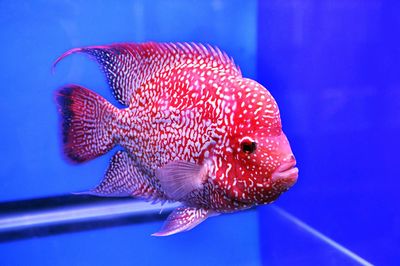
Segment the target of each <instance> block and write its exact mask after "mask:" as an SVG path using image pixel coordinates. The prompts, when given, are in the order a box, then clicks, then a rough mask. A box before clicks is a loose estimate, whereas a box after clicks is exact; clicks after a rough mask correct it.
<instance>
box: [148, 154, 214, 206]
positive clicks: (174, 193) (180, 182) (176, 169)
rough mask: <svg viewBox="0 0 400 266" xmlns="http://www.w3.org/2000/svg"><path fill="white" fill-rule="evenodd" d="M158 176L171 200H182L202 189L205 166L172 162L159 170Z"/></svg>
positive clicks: (157, 171)
mask: <svg viewBox="0 0 400 266" xmlns="http://www.w3.org/2000/svg"><path fill="white" fill-rule="evenodd" d="M156 176H157V178H158V180H159V181H160V184H161V188H162V189H163V190H164V191H165V193H166V195H167V196H168V197H169V198H171V199H174V200H181V199H182V198H183V197H185V196H186V195H187V194H189V193H190V192H192V191H193V190H196V189H200V188H201V187H202V185H203V182H204V180H205V178H206V172H205V168H204V166H201V165H198V164H195V163H191V162H185V161H172V162H169V163H167V164H166V165H164V166H163V167H161V168H159V169H157V170H156Z"/></svg>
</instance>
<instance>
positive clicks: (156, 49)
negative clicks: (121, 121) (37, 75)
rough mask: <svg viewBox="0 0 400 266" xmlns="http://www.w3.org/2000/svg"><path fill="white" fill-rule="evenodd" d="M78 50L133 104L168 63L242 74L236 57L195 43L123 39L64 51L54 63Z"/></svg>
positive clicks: (117, 94) (120, 97)
mask: <svg viewBox="0 0 400 266" xmlns="http://www.w3.org/2000/svg"><path fill="white" fill-rule="evenodd" d="M74 53H86V54H88V55H90V56H91V57H92V58H94V59H96V60H97V62H98V63H99V64H100V65H101V66H102V68H103V70H104V73H105V75H106V77H107V81H108V84H109V85H110V87H111V89H112V91H113V94H114V96H115V97H116V99H117V100H118V101H119V102H120V103H122V104H123V105H125V106H129V103H130V99H131V96H132V93H133V92H134V91H135V90H136V89H137V88H138V87H140V86H141V85H142V84H143V83H145V82H146V81H148V80H149V79H150V78H151V77H153V76H154V74H155V73H158V72H160V71H162V70H164V69H165V68H166V67H169V68H173V67H181V66H185V65H190V64H192V65H199V66H201V65H205V66H206V67H211V68H221V69H223V70H224V71H225V72H229V74H231V75H233V76H241V73H240V70H239V68H238V67H237V66H236V65H235V63H234V61H233V59H232V58H229V57H228V56H227V55H226V53H224V52H221V50H219V49H218V48H217V47H212V46H210V45H206V46H204V45H202V44H195V43H191V44H189V43H154V42H148V43H139V44H136V43H122V44H112V45H108V46H90V47H83V48H74V49H71V50H69V51H67V52H65V53H64V54H63V55H61V56H60V57H59V58H58V59H57V60H56V61H55V62H54V65H53V68H54V67H55V66H56V64H57V63H58V62H59V61H61V60H62V59H63V58H65V57H66V56H68V55H70V54H74Z"/></svg>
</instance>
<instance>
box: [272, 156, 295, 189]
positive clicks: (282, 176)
mask: <svg viewBox="0 0 400 266" xmlns="http://www.w3.org/2000/svg"><path fill="white" fill-rule="evenodd" d="M298 176H299V169H298V168H297V167H296V161H291V162H287V163H283V164H281V165H280V166H279V167H278V168H277V169H276V170H275V171H274V172H273V173H272V176H271V179H272V182H273V183H274V184H275V185H276V186H277V187H280V188H282V189H283V190H288V189H289V188H291V187H292V186H293V185H294V184H295V183H296V182H297V178H298Z"/></svg>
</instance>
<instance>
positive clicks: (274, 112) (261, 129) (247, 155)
mask: <svg viewBox="0 0 400 266" xmlns="http://www.w3.org/2000/svg"><path fill="white" fill-rule="evenodd" d="M235 95H236V97H234V101H233V102H231V106H235V108H234V112H233V117H232V119H231V120H233V122H234V123H233V126H232V127H230V128H229V129H230V130H229V145H227V146H228V147H227V148H226V150H225V151H226V152H225V154H224V155H225V156H224V157H225V158H226V162H227V163H226V164H227V165H228V167H226V168H224V167H222V168H223V170H224V173H222V174H225V176H226V179H227V182H225V189H226V194H227V196H228V197H230V198H231V199H233V200H235V201H238V202H241V203H244V204H246V205H249V204H255V205H257V204H264V203H271V202H272V201H274V200H275V199H276V198H278V197H279V195H280V194H282V193H283V192H285V191H287V190H288V189H289V188H290V187H292V186H293V185H294V184H295V183H296V181H297V177H298V169H297V168H296V159H295V157H294V155H293V153H292V150H291V148H290V144H289V142H288V140H287V138H286V135H285V134H284V133H283V131H282V125H281V119H280V114H279V109H278V106H277V104H276V101H275V100H274V98H273V97H272V95H271V94H270V93H269V92H268V91H267V90H266V89H265V88H264V87H263V86H261V85H260V84H258V83H257V82H255V81H253V80H249V79H244V80H243V81H241V82H240V84H239V85H237V86H236V94H235ZM230 166H231V167H230ZM228 170H230V171H228ZM221 185H222V184H221Z"/></svg>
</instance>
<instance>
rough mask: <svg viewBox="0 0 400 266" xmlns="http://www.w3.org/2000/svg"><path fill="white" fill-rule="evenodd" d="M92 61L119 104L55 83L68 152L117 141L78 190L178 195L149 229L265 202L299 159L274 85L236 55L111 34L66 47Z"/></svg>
mask: <svg viewBox="0 0 400 266" xmlns="http://www.w3.org/2000/svg"><path fill="white" fill-rule="evenodd" d="M77 53H80V54H86V55H87V56H88V57H89V58H91V59H92V60H94V61H96V62H97V63H98V64H99V65H100V68H101V69H102V71H103V72H104V74H105V77H106V80H107V83H108V85H109V87H110V88H111V90H112V93H113V95H114V97H115V98H116V100H117V101H118V102H119V104H120V105H122V107H116V106H114V105H112V104H111V103H110V102H109V101H107V100H106V99H105V98H103V97H102V96H100V95H98V94H97V93H95V92H93V91H91V90H89V89H87V88H85V87H83V86H80V85H77V84H68V85H65V86H63V87H61V88H60V89H58V90H57V91H56V93H55V94H56V95H55V98H56V103H57V106H58V110H59V112H60V117H61V124H62V126H61V127H62V129H61V131H62V139H63V141H62V142H63V143H62V147H63V152H64V154H65V155H66V158H67V159H68V160H69V161H71V162H73V163H83V162H87V161H89V160H92V159H94V158H96V157H99V156H101V155H103V154H105V153H107V152H109V151H110V150H111V149H113V148H114V147H115V146H116V145H118V146H119V147H120V149H118V151H116V152H115V154H114V155H113V156H112V158H111V161H110V164H109V166H108V169H107V170H106V173H105V176H104V177H103V179H102V181H101V182H100V183H99V184H98V185H97V186H96V187H94V188H93V189H91V190H89V191H87V192H84V193H85V194H88V195H94V196H100V197H135V198H141V199H143V200H147V201H153V202H161V203H164V202H179V203H180V204H181V205H180V206H179V207H177V208H175V209H174V210H173V211H172V213H171V214H169V216H168V217H167V219H166V221H165V222H164V224H163V226H162V228H161V229H160V230H159V231H158V232H156V233H154V234H153V235H154V236H167V235H172V234H176V233H180V232H184V231H188V230H190V229H192V228H194V227H195V226H197V225H198V224H200V223H201V222H203V221H204V220H206V219H207V218H208V217H212V216H216V215H219V214H224V213H231V212H236V211H240V210H245V209H249V208H252V207H254V206H257V205H262V204H270V203H272V202H274V201H275V200H276V199H277V198H278V197H279V196H280V195H281V194H282V193H284V192H286V191H287V190H289V189H290V188H291V187H292V186H293V185H294V184H295V183H296V181H297V178H298V168H297V167H296V159H295V157H294V155H293V152H292V150H291V147H290V144H289V141H288V139H287V137H286V135H285V133H284V132H283V131H282V124H281V118H280V111H279V108H278V105H277V103H276V101H275V99H274V98H273V97H272V95H271V93H270V92H269V91H268V90H267V89H266V88H265V87H263V86H262V85H261V84H259V83H258V82H256V81H255V80H252V79H249V78H244V77H243V76H242V73H241V71H240V68H239V67H238V66H237V65H236V64H235V62H234V60H233V58H232V57H229V56H228V55H227V54H226V53H225V52H223V51H221V50H220V49H219V48H218V47H215V46H211V45H208V44H206V45H204V44H201V43H156V42H145V43H115V44H110V45H104V46H88V47H82V48H74V49H71V50H69V51H67V52H65V53H64V54H62V55H61V56H60V57H59V58H58V59H57V60H56V61H55V63H54V65H53V68H54V67H55V66H56V65H57V64H58V63H59V62H60V61H61V60H62V59H64V58H65V57H67V56H70V55H72V54H77Z"/></svg>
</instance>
